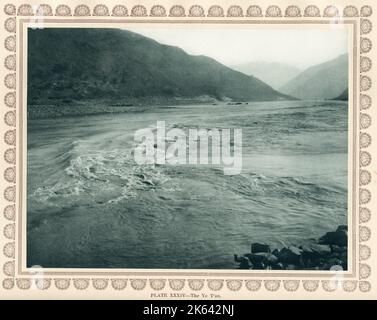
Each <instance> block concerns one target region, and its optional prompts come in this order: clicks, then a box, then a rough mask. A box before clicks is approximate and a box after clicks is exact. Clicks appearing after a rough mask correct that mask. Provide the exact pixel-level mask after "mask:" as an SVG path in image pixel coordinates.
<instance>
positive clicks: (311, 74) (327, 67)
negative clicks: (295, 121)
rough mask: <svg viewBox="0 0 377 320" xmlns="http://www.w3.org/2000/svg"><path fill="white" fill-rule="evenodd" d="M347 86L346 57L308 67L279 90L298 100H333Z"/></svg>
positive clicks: (345, 55)
mask: <svg viewBox="0 0 377 320" xmlns="http://www.w3.org/2000/svg"><path fill="white" fill-rule="evenodd" d="M347 85H348V55H347V54H344V55H341V56H339V57H337V58H336V59H333V60H331V61H328V62H325V63H322V64H319V65H316V66H313V67H310V68H308V69H306V70H305V71H303V72H302V73H300V74H299V75H298V76H296V77H295V78H293V79H292V80H291V81H290V82H288V83H287V84H286V85H284V86H283V87H281V88H280V91H281V92H283V93H286V94H289V95H292V96H294V97H296V98H299V99H333V98H334V97H337V96H339V95H340V94H341V93H342V92H343V91H344V89H345V88H347Z"/></svg>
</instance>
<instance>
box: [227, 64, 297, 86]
mask: <svg viewBox="0 0 377 320" xmlns="http://www.w3.org/2000/svg"><path fill="white" fill-rule="evenodd" d="M232 69H234V70H237V71H240V72H242V73H245V74H247V75H252V76H254V77H256V78H258V79H260V80H262V81H263V82H265V83H267V84H268V85H270V86H271V87H272V88H274V89H275V90H278V89H279V88H281V87H282V86H283V85H285V84H286V83H288V81H290V80H292V79H293V78H294V77H295V76H297V75H298V74H299V73H300V72H301V71H302V70H301V69H299V68H297V67H295V66H291V65H289V64H285V63H279V62H265V61H254V62H249V63H244V64H239V65H235V66H232Z"/></svg>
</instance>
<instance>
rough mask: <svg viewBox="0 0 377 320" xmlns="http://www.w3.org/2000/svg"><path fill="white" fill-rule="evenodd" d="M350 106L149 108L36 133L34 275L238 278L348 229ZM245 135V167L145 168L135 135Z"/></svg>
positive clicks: (34, 124) (62, 121)
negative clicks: (158, 271)
mask: <svg viewBox="0 0 377 320" xmlns="http://www.w3.org/2000/svg"><path fill="white" fill-rule="evenodd" d="M347 114H348V109H347V103H343V102H332V101H317V102H313V101H309V102H305V101H295V102H263V103H249V104H242V105H232V106H229V105H226V104H223V105H221V104H220V105H194V106H175V107H173V106H172V107H153V108H140V109H139V110H138V111H137V112H135V111H132V112H128V113H122V114H106V115H93V116H80V117H77V116H76V117H64V118H55V119H40V120H29V122H28V196H27V198H28V219H27V228H28V238H27V245H28V251H27V261H28V265H29V266H31V265H41V266H43V267H81V268H85V267H87V268H97V267H101V268H164V269H165V268H192V269H194V268H200V269H209V268H226V269H227V268H235V267H236V265H235V264H234V262H233V254H234V253H245V252H248V251H249V250H250V249H249V248H250V243H251V242H253V241H258V242H266V243H269V244H271V245H273V246H276V247H281V246H283V245H287V244H290V243H297V242H299V241H302V240H303V239H307V238H310V237H319V236H321V235H322V234H323V233H324V232H326V231H330V230H333V229H334V228H336V226H337V225H339V224H346V223H347V218H346V217H347V214H346V212H347V126H348V121H347ZM157 120H164V121H166V125H167V127H171V128H172V127H176V128H181V129H188V128H204V129H211V128H220V129H221V128H241V129H242V134H243V141H242V142H243V145H242V146H243V150H242V152H243V167H242V172H241V174H240V175H233V176H229V175H224V173H223V170H222V168H221V167H219V166H211V165H208V166H205V165H201V166H188V165H178V166H172V165H143V166H140V165H137V164H136V163H135V161H134V158H133V155H132V151H133V147H134V133H135V130H137V129H140V128H146V127H153V126H156V121H157Z"/></svg>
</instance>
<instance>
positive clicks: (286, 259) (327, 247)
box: [234, 226, 348, 270]
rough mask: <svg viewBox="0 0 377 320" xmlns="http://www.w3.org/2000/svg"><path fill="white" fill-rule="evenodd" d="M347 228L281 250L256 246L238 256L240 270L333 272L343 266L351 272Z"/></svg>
mask: <svg viewBox="0 0 377 320" xmlns="http://www.w3.org/2000/svg"><path fill="white" fill-rule="evenodd" d="M347 241H348V235H347V226H339V227H338V228H337V229H336V231H334V232H327V233H326V234H325V235H324V236H322V237H320V238H319V239H318V240H311V241H310V242H307V243H305V244H302V245H299V246H289V247H284V248H282V249H280V250H278V249H274V250H273V251H272V252H271V248H270V246H269V245H267V244H261V243H257V242H256V243H252V244H251V252H250V253H246V254H244V255H242V256H238V255H236V254H235V255H234V260H235V262H237V263H239V268H240V269H254V270H262V269H268V270H330V269H331V268H332V267H335V266H336V267H337V268H338V270H339V267H341V268H342V269H343V270H347Z"/></svg>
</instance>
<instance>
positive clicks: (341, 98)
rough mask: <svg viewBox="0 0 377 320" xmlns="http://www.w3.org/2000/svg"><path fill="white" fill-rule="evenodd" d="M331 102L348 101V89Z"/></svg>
mask: <svg viewBox="0 0 377 320" xmlns="http://www.w3.org/2000/svg"><path fill="white" fill-rule="evenodd" d="M333 100H342V101H348V88H347V89H346V90H344V91H343V92H342V94H341V95H339V96H337V97H336V98H334V99H333Z"/></svg>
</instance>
